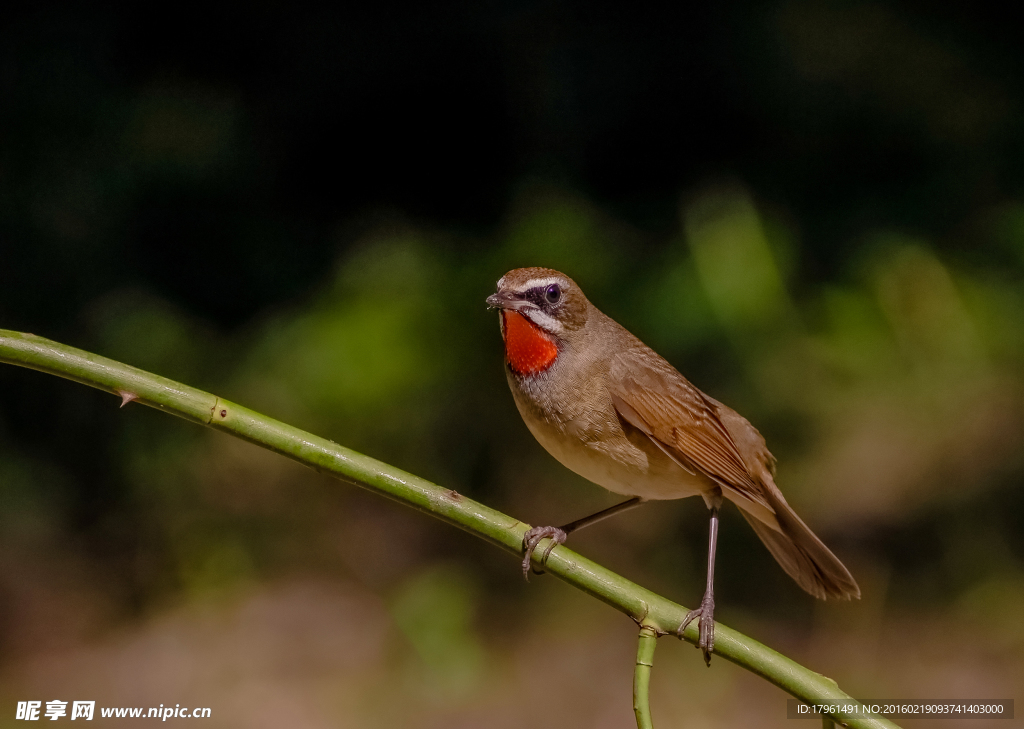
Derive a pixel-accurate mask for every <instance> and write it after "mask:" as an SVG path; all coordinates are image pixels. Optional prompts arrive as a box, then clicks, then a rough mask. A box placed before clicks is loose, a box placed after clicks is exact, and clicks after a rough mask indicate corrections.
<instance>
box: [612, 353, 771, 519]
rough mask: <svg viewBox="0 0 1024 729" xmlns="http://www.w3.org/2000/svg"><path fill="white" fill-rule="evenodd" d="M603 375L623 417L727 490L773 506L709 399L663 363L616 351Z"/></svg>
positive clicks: (768, 508) (764, 504) (671, 455)
mask: <svg viewBox="0 0 1024 729" xmlns="http://www.w3.org/2000/svg"><path fill="white" fill-rule="evenodd" d="M641 361H642V360H641ZM608 378H609V382H608V384H609V388H610V390H611V393H612V399H613V401H614V403H615V407H616V409H617V410H618V411H619V414H620V415H621V416H622V417H623V419H625V420H626V422H628V423H629V424H630V425H632V426H634V427H635V428H638V429H639V430H641V431H643V432H644V433H646V434H647V435H648V437H650V438H651V439H652V440H654V441H655V442H656V443H657V444H658V445H659V446H660V447H661V448H662V450H664V451H665V452H666V453H667V454H668V455H669V456H670V457H672V458H673V459H675V460H676V461H677V462H678V463H679V464H680V466H682V467H683V468H687V470H690V471H693V470H696V471H698V472H699V473H702V474H704V475H705V476H707V477H708V478H710V479H711V480H713V481H715V482H716V483H718V484H719V485H720V486H721V487H722V488H724V489H726V491H732V492H734V493H735V495H738V496H741V497H743V498H745V499H747V500H749V501H752V502H754V503H755V504H757V505H759V506H761V507H763V508H764V509H767V510H768V511H769V512H772V511H773V509H772V507H771V506H770V505H769V504H768V502H767V501H766V499H765V497H764V495H763V494H762V493H761V491H762V487H761V486H759V485H758V484H757V483H756V482H755V481H754V479H753V477H751V475H750V473H749V472H748V471H747V467H746V465H744V463H743V458H742V457H741V456H740V453H739V450H738V449H737V447H736V443H735V442H734V441H733V439H732V436H730V435H729V431H728V430H727V429H726V427H725V426H724V425H723V424H722V420H721V418H720V417H719V415H718V407H717V403H716V402H715V401H714V400H711V399H710V398H708V397H706V396H705V395H704V394H703V393H702V392H701V391H700V390H698V389H697V388H696V387H694V386H693V385H691V384H690V383H689V382H687V381H686V379H685V378H684V377H683V376H682V375H680V374H679V373H678V372H676V371H675V370H674V369H672V368H671V366H670V365H668V364H667V363H664V364H662V362H657V363H656V364H649V365H646V366H645V365H640V366H638V358H636V357H630V358H629V360H628V361H624V360H623V358H622V357H621V356H620V357H616V358H615V359H613V360H612V363H611V368H610V369H609V372H608ZM769 518H770V517H769Z"/></svg>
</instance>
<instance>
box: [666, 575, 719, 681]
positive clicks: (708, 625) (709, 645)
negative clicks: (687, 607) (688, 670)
mask: <svg viewBox="0 0 1024 729" xmlns="http://www.w3.org/2000/svg"><path fill="white" fill-rule="evenodd" d="M695 618H700V622H699V623H698V626H697V627H698V630H699V633H700V638H699V640H698V641H697V647H698V648H700V649H701V651H702V652H703V653H704V663H706V664H707V665H708V666H710V665H711V651H713V650H714V648H715V598H714V596H712V595H711V593H709V592H708V593H704V599H703V600H701V601H700V607H699V608H697V609H696V610H691V611H690V612H688V613H686V617H685V618H683V622H682V624H681V625H680V626H679V630H677V631H676V635H678V636H679V637H680V638H682V637H683V631H684V630H686V626H687V625H689V624H690V623H691V622H693V620H694V619H695Z"/></svg>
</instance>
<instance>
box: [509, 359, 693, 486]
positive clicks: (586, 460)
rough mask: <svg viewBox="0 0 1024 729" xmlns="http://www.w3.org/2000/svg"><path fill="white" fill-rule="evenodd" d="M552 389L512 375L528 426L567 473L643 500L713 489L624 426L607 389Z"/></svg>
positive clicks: (538, 382) (626, 425)
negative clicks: (575, 474) (559, 390)
mask: <svg viewBox="0 0 1024 729" xmlns="http://www.w3.org/2000/svg"><path fill="white" fill-rule="evenodd" d="M542 377H543V376H542ZM550 384H551V383H550V382H547V383H545V382H542V381H540V379H535V380H533V381H529V380H525V381H524V380H522V379H521V378H517V377H516V376H515V375H512V374H511V373H510V374H509V385H510V386H511V389H512V394H513V396H514V399H515V402H516V406H517V407H518V409H519V413H520V414H521V415H522V417H523V421H524V422H525V423H526V426H527V427H528V428H529V429H530V432H531V433H532V434H533V436H534V437H535V438H536V439H537V441H538V442H539V443H540V444H541V445H542V446H543V447H544V449H545V450H546V451H547V452H548V453H550V454H551V455H552V456H554V457H555V458H556V459H557V460H558V461H559V462H560V463H561V464H562V465H563V466H565V467H566V468H568V469H570V470H571V471H574V472H575V473H578V474H579V475H580V476H583V477H584V478H585V479H587V480H589V481H593V482H594V483H596V484H598V485H599V486H603V487H604V488H606V489H608V490H609V491H612V492H614V493H617V494H623V495H625V496H639V497H641V498H643V499H658V500H661V499H680V498H684V497H687V496H695V495H697V494H700V493H702V492H704V491H707V490H710V489H711V488H713V484H711V483H710V481H708V479H706V478H704V477H702V476H694V475H692V474H690V473H688V472H687V471H685V470H683V469H682V468H680V467H679V466H678V465H677V464H676V463H675V462H674V461H672V460H671V459H670V458H669V457H668V456H667V455H665V453H664V452H662V451H661V449H660V448H658V447H657V446H656V445H655V444H654V443H652V442H651V441H650V439H649V438H648V437H647V436H646V435H644V434H643V433H642V432H640V431H639V430H637V429H636V428H633V427H632V426H630V425H628V424H626V423H624V422H623V421H622V420H621V419H620V418H619V417H618V414H617V413H616V412H615V408H614V406H613V405H612V401H611V397H610V396H606V395H607V393H606V392H605V388H591V389H590V390H584V389H582V388H580V389H575V388H567V389H563V391H561V392H557V393H556V392H554V391H553V390H552V388H551V387H550V386H549V385H550ZM602 395H605V396H606V397H602ZM556 399H557V403H556V402H554V400H556Z"/></svg>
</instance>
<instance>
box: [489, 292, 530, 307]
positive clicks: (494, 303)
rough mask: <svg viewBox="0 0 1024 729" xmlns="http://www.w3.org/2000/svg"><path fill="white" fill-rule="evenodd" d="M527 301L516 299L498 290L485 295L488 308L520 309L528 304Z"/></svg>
mask: <svg viewBox="0 0 1024 729" xmlns="http://www.w3.org/2000/svg"><path fill="white" fill-rule="evenodd" d="M528 305H529V302H527V301H523V300H522V299H517V298H516V297H514V296H512V295H511V294H507V293H504V292H503V291H499V292H498V293H496V294H491V295H490V296H488V297H487V308H488V309H521V308H523V307H524V306H528Z"/></svg>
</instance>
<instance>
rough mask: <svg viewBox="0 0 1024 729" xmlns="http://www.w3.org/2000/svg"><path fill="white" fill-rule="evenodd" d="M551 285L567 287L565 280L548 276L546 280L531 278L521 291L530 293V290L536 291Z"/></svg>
mask: <svg viewBox="0 0 1024 729" xmlns="http://www.w3.org/2000/svg"><path fill="white" fill-rule="evenodd" d="M551 284H559V285H560V286H565V279H563V278H559V277H558V276H547V277H545V278H531V279H530V280H529V281H527V282H526V283H524V284H523V285H522V286H521V287H520V288H519V291H529V290H530V289H536V288H539V287H541V286H550V285H551Z"/></svg>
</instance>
